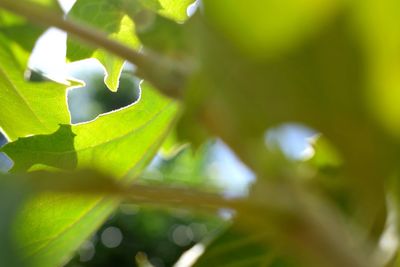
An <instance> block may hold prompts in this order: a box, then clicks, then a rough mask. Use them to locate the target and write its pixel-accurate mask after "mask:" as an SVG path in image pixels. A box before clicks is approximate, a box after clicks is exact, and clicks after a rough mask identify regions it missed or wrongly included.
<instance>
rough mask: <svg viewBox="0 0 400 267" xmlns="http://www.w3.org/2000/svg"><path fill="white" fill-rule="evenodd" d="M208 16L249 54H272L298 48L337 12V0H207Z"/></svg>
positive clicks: (205, 8)
mask: <svg viewBox="0 0 400 267" xmlns="http://www.w3.org/2000/svg"><path fill="white" fill-rule="evenodd" d="M203 4H204V11H205V14H206V17H207V19H208V20H209V21H210V22H211V23H212V24H213V25H214V26H215V27H216V28H217V29H218V30H219V31H220V32H221V33H222V34H223V35H225V36H227V37H228V38H230V39H231V40H232V41H234V42H235V43H236V45H237V46H238V47H239V48H240V49H241V50H242V51H245V52H246V53H247V54H250V55H252V56H254V57H257V58H258V57H261V58H265V57H269V56H271V55H276V54H277V53H280V52H281V51H286V50H288V49H290V48H293V47H295V46H296V45H298V44H299V43H300V42H302V40H303V39H306V37H307V36H309V35H311V34H313V33H315V32H316V31H317V30H319V29H320V28H322V27H323V25H324V23H325V22H326V21H327V20H328V19H329V18H330V17H331V15H332V14H335V13H336V12H335V11H336V9H337V6H338V5H339V1H335V0H306V1H294V0H285V1H282V0H269V1H259V0H250V1H231V0H221V1H214V0H205V1H203Z"/></svg>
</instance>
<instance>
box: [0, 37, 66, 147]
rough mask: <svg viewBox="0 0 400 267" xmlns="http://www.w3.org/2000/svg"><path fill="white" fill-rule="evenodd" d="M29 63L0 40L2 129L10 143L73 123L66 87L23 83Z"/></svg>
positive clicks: (51, 84) (10, 44) (52, 84)
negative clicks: (70, 116) (68, 106)
mask: <svg viewBox="0 0 400 267" xmlns="http://www.w3.org/2000/svg"><path fill="white" fill-rule="evenodd" d="M11 49H13V50H11ZM26 61H27V54H26V53H25V52H23V51H22V50H21V49H19V48H18V47H17V46H16V45H15V44H14V43H12V42H11V41H9V40H7V39H6V38H4V37H2V36H0V89H1V90H0V114H1V117H0V128H1V129H2V131H3V132H4V134H5V135H6V136H7V138H8V139H9V140H11V141H13V140H15V139H16V138H18V137H22V136H27V135H34V134H48V133H52V132H54V131H55V130H56V129H57V128H58V127H59V124H60V123H64V124H67V123H69V121H70V118H69V113H68V109H67V103H66V89H67V86H65V85H60V84H56V83H54V82H44V83H30V82H26V81H24V79H23V77H24V71H25V66H26V63H25V62H26Z"/></svg>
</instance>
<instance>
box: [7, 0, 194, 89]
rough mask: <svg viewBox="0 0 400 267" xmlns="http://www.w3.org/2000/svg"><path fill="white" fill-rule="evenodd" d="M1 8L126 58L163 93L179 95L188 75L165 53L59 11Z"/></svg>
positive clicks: (17, 4) (16, 5)
mask: <svg viewBox="0 0 400 267" xmlns="http://www.w3.org/2000/svg"><path fill="white" fill-rule="evenodd" d="M0 8H2V9H5V10H7V11H10V12H12V13H15V14H17V15H19V16H22V17H24V18H26V19H28V20H30V21H32V22H34V23H36V24H40V25H42V26H47V27H56V28H59V29H61V30H64V31H66V32H67V33H69V34H71V35H72V36H74V37H76V38H78V39H80V40H81V41H83V42H85V43H87V44H88V45H91V46H93V47H100V48H103V49H105V50H107V51H108V52H110V53H112V54H114V55H116V56H119V57H121V58H124V59H126V60H127V61H129V62H131V63H133V64H135V65H136V66H137V67H138V69H139V72H138V74H139V76H140V77H141V78H143V79H146V80H148V81H149V82H151V83H152V84H153V85H155V86H156V87H157V88H158V89H159V90H161V91H162V92H163V93H165V94H167V95H170V96H174V97H177V96H180V94H181V90H182V87H183V83H184V81H185V78H186V75H187V68H185V66H182V63H181V62H177V61H175V60H172V59H170V58H167V57H165V56H161V55H159V54H155V53H146V54H144V53H139V52H137V51H135V50H133V49H132V48H130V47H128V46H126V45H124V44H122V43H120V42H117V41H114V40H112V39H110V38H108V37H107V35H106V34H105V33H103V32H101V31H99V30H97V29H96V28H93V27H90V26H88V25H82V24H80V23H76V22H74V21H72V20H70V19H68V18H64V17H63V15H62V14H60V13H57V12H54V11H51V10H50V9H48V8H46V7H44V6H41V5H39V4H35V3H32V2H28V1H21V0H18V1H15V0H0Z"/></svg>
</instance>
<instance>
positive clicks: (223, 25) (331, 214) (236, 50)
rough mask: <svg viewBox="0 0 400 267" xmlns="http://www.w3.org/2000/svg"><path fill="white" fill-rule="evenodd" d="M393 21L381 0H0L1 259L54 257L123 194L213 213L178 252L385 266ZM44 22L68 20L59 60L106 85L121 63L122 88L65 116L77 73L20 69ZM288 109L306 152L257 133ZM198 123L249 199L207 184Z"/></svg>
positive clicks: (63, 257)
mask: <svg viewBox="0 0 400 267" xmlns="http://www.w3.org/2000/svg"><path fill="white" fill-rule="evenodd" d="M193 4H194V5H197V6H198V8H197V10H196V12H194V14H191V16H188V15H187V10H188V8H189V9H193V7H194V6H193ZM399 18H400V10H399V5H398V3H397V1H395V0H382V1H340V0H304V1H295V0H285V1H277V0H266V1H259V0H248V1H226V0H218V1H215V0H202V1H196V2H195V3H194V1H192V0H181V1H172V0H100V1H93V0H77V1H76V3H75V4H74V6H73V7H72V9H71V10H70V11H69V13H68V14H63V12H62V10H61V8H60V7H59V6H58V2H57V1H51V0H19V1H13V0H0V114H1V115H0V129H1V131H2V133H3V134H4V136H5V137H6V138H7V141H8V143H7V144H6V145H4V146H3V147H2V148H1V151H2V152H4V153H6V155H7V156H8V157H9V158H10V159H11V160H12V161H13V167H12V169H11V170H10V172H9V173H8V174H4V175H2V179H1V180H0V183H1V187H0V198H1V200H2V201H1V202H0V203H1V204H0V214H1V215H2V218H3V219H2V220H1V222H0V239H1V246H0V251H1V252H0V266H25V267H30V266H32V267H35V266H40V267H43V266H44V267H46V266H48V267H52V266H62V265H65V264H67V263H68V261H69V260H70V259H71V258H72V257H73V255H74V253H75V252H76V251H77V250H78V248H79V247H80V246H81V245H82V243H83V242H84V241H85V240H86V239H87V238H88V237H90V236H91V235H93V234H94V233H95V231H96V230H97V229H98V228H99V227H101V225H102V224H103V223H104V221H105V220H106V219H107V218H108V217H109V216H110V215H111V214H112V212H113V211H115V210H116V208H118V207H119V205H120V204H121V201H124V202H129V203H135V204H141V203H152V204H154V205H156V206H165V205H172V206H182V207H184V208H186V209H188V210H190V211H192V212H197V213H201V212H203V213H206V214H209V215H212V216H214V217H213V219H210V221H213V220H215V221H220V220H221V219H220V214H221V211H225V212H226V211H228V213H229V214H230V216H231V218H230V219H229V220H228V222H225V223H223V225H224V226H223V228H224V229H220V228H219V229H218V230H215V231H211V232H209V233H208V235H207V236H205V237H204V238H203V239H202V240H201V241H199V240H196V242H198V243H197V244H196V245H195V246H193V248H191V249H189V250H188V251H187V252H185V253H184V254H183V255H182V257H181V258H180V260H179V261H178V262H177V263H176V265H175V266H178V267H179V266H232V265H233V266H328V267H329V266H343V267H345V266H348V267H369V266H371V267H372V266H388V267H389V266H398V265H399V263H398V261H399V260H398V259H397V255H398V253H399V252H398V233H397V232H398V231H397V228H398V222H397V220H396V215H397V212H398V208H399V204H400V203H399V200H400V197H399V190H398V179H399V172H398V165H397V164H398V156H399V151H400V150H399V148H400V135H399V133H400V130H399V129H400V126H399V125H400V123H399V122H400V108H399V107H400V98H399V88H400V80H399V78H398V77H400V76H399V75H398V73H399V72H400V65H399V62H400V61H399V52H400V30H399V29H400V27H399V26H400V25H399V24H400V20H399ZM48 27H57V28H60V29H61V30H64V31H65V32H67V34H68V38H67V49H66V60H68V61H77V60H81V59H85V58H95V59H97V60H98V62H100V63H101V64H102V66H103V67H104V69H105V77H104V83H105V85H106V86H107V87H108V89H109V90H110V91H112V92H116V91H117V90H118V89H119V88H120V82H119V80H120V76H121V73H122V71H123V69H124V64H125V62H129V63H131V64H133V65H134V68H130V69H129V71H128V72H126V73H125V74H124V75H131V76H133V77H134V79H141V80H143V81H141V82H140V96H139V98H138V99H137V100H136V102H135V103H133V104H131V105H128V106H126V107H123V108H120V109H116V110H113V111H110V112H106V113H104V114H101V115H99V116H97V117H96V118H95V119H93V120H91V121H88V122H83V123H72V122H71V115H70V111H69V110H68V105H67V90H68V88H69V87H77V86H79V84H78V83H76V82H74V81H73V80H70V81H66V83H68V84H67V85H66V84H60V83H57V82H54V81H52V80H49V79H45V81H41V82H33V81H28V80H26V79H24V75H25V76H26V73H27V71H28V72H29V70H28V69H27V66H28V60H29V56H30V55H31V53H32V49H33V47H34V45H35V42H36V40H37V39H38V38H39V36H40V35H41V34H42V33H43V31H44V30H45V29H46V28H48ZM44 60H45V59H44ZM132 69H134V70H133V71H132ZM77 90H84V89H77ZM287 123H298V124H302V125H305V126H307V127H309V128H312V129H313V131H315V132H318V133H319V134H318V136H315V137H314V140H313V141H312V146H313V147H312V149H313V151H314V154H313V155H311V156H310V158H304V159H301V160H298V159H297V160H294V159H292V158H290V157H287V156H285V154H284V151H282V150H281V149H279V146H276V145H274V144H271V143H269V141H268V140H267V141H265V139H266V138H265V135H266V134H265V133H266V132H267V133H268V131H269V130H271V129H273V128H274V127H277V126H279V125H285V124H287ZM212 138H219V139H220V140H222V141H223V142H224V143H225V144H227V145H228V146H229V147H230V148H231V150H232V151H233V152H234V153H235V154H236V156H237V157H238V158H239V159H240V160H241V161H242V162H243V163H244V164H246V165H247V167H249V168H250V169H251V171H252V172H253V173H254V174H255V176H256V177H257V181H256V182H255V183H254V185H253V187H252V190H251V192H250V193H249V194H248V195H247V196H239V197H228V196H226V195H224V194H223V192H222V190H221V189H220V188H218V186H216V185H214V184H212V182H210V181H212V178H210V177H207V175H208V174H207V171H206V169H207V168H206V167H205V166H206V165H207V151H208V149H207V146H201V145H202V144H204V143H206V142H208V141H209V140H210V139H212ZM267 139H268V138H267ZM185 143H191V144H192V147H193V148H194V150H195V151H191V150H190V149H189V148H188V147H185V146H182V144H185ZM310 149H311V148H310ZM157 153H158V156H157V157H161V158H162V160H161V163H160V164H159V165H158V166H157V170H156V171H157V172H162V173H163V177H164V178H165V179H164V180H162V181H158V182H154V181H152V180H151V179H149V175H150V176H151V175H153V176H154V175H155V173H156V172H154V168H153V169H152V168H151V166H150V168H148V169H146V167H147V166H148V165H149V163H150V162H151V160H152V159H153V158H154V157H155V156H156V155H157ZM153 167H154V166H153ZM87 170H90V171H87ZM144 170H145V171H144ZM152 171H153V173H152ZM146 177H147V178H146ZM150 178H151V177H150ZM393 218H394V219H393ZM393 229H395V230H393ZM388 236H389V238H392V239H394V240H396V242H394V244H393V245H392V246H385V244H386V243H385V242H386V240H387V238H388ZM199 249H200V250H199ZM199 251H200V252H201V253H200V252H199ZM136 260H137V264H138V265H141V266H146V265H149V264H150V263H149V262H148V261H147V259H146V257H144V256H143V255H142V254H138V255H136ZM116 264H117V263H116ZM182 264H183V265H182Z"/></svg>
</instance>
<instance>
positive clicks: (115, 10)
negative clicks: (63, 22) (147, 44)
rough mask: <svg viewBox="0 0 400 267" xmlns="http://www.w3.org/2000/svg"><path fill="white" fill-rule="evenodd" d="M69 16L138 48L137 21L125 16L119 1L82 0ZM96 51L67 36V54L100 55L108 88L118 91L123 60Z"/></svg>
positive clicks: (78, 57) (75, 56)
mask: <svg viewBox="0 0 400 267" xmlns="http://www.w3.org/2000/svg"><path fill="white" fill-rule="evenodd" d="M68 16H69V17H70V18H72V19H74V20H76V21H79V22H81V23H85V24H88V25H91V26H95V27H97V28H98V29H99V30H102V31H104V32H105V33H106V34H108V35H109V37H110V38H112V39H114V40H117V41H120V42H122V43H124V44H126V45H128V46H130V47H132V48H136V49H138V48H139V41H138V39H137V37H136V35H135V33H134V32H135V27H134V24H133V22H132V21H131V19H130V18H129V17H127V16H125V15H124V10H123V6H122V4H121V3H120V2H119V1H109V0H102V1H96V0H92V1H86V0H85V1H81V0H80V1H77V2H76V3H75V5H74V6H73V8H72V10H71V11H70V12H69V14H68ZM96 50H97V49H96V48H92V47H87V46H85V45H83V44H81V43H79V42H77V41H75V40H74V39H71V38H68V44H67V57H68V58H69V59H70V60H72V61H76V60H81V59H85V58H90V57H94V58H97V59H98V60H99V61H100V62H101V63H102V64H103V66H104V67H105V71H106V77H105V83H106V85H107V87H108V88H109V89H110V90H111V91H117V89H118V85H119V76H120V74H121V70H122V67H123V64H124V60H123V59H120V58H117V57H115V56H113V55H110V54H109V53H107V52H104V51H102V50H97V51H96Z"/></svg>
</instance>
